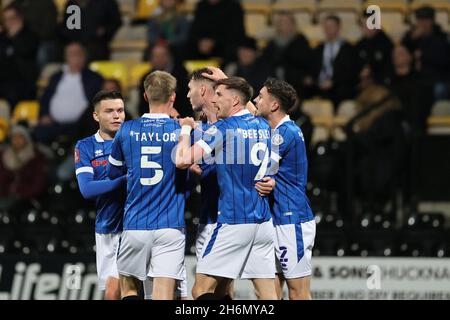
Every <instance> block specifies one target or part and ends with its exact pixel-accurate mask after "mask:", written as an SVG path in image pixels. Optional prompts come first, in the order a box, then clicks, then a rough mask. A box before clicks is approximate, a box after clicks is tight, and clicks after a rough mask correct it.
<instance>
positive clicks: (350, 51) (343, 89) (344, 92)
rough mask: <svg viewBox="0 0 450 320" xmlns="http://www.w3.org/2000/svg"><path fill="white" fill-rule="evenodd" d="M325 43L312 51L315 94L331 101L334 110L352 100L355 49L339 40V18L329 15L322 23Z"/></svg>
mask: <svg viewBox="0 0 450 320" xmlns="http://www.w3.org/2000/svg"><path fill="white" fill-rule="evenodd" d="M323 31H324V34H325V42H323V43H321V44H320V45H319V46H318V47H317V48H315V50H314V62H313V64H314V66H313V68H314V70H313V79H314V83H315V86H316V93H317V94H318V95H320V96H322V97H323V98H325V99H330V100H331V101H333V103H334V106H335V108H337V107H338V105H339V103H340V102H341V101H343V100H345V99H352V98H354V97H355V94H356V88H357V83H358V64H357V61H358V56H357V54H356V50H355V48H354V47H353V46H352V45H351V44H349V43H348V42H347V41H346V40H344V39H342V38H341V35H340V32H341V19H340V18H339V17H337V16H334V15H330V16H327V17H326V18H325V20H324V21H323Z"/></svg>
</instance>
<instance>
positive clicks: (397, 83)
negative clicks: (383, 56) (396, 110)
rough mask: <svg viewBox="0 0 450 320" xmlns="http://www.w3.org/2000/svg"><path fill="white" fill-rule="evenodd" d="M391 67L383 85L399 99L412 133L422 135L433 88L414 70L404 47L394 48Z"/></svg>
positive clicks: (409, 54)
mask: <svg viewBox="0 0 450 320" xmlns="http://www.w3.org/2000/svg"><path fill="white" fill-rule="evenodd" d="M392 65H393V68H392V71H391V73H390V74H389V75H388V76H386V77H385V79H384V84H385V85H386V86H387V87H389V88H390V90H391V91H392V93H394V94H395V95H396V96H397V97H398V98H399V99H400V102H401V105H402V110H403V113H404V116H405V119H406V120H407V121H408V123H409V124H410V126H411V128H412V131H413V133H414V134H420V133H424V132H425V129H426V118H427V117H428V115H429V113H430V110H431V105H432V102H433V93H432V91H433V88H432V86H430V85H429V84H428V83H427V82H425V81H424V79H423V77H422V74H421V73H420V72H417V71H416V70H415V69H414V64H413V57H412V55H411V53H410V52H409V51H408V49H407V48H406V47H404V46H401V45H398V46H396V47H395V48H394V50H393V52H392Z"/></svg>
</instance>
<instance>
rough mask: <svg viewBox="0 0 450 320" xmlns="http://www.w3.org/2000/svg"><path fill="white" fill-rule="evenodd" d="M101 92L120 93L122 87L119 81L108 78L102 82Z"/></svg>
mask: <svg viewBox="0 0 450 320" xmlns="http://www.w3.org/2000/svg"><path fill="white" fill-rule="evenodd" d="M102 90H107V91H117V92H120V93H122V86H121V85H120V82H119V80H117V79H114V78H108V79H105V81H104V82H103V86H102ZM122 94H123V93H122Z"/></svg>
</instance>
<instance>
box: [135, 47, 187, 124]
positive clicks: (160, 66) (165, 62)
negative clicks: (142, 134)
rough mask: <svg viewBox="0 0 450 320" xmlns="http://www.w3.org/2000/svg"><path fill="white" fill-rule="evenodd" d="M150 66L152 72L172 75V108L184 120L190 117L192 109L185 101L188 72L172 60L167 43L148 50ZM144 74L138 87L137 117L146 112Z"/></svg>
mask: <svg viewBox="0 0 450 320" xmlns="http://www.w3.org/2000/svg"><path fill="white" fill-rule="evenodd" d="M149 62H150V64H151V66H152V70H150V72H149V74H150V73H152V72H153V71H156V70H159V71H166V72H168V73H170V74H171V75H173V76H174V77H175V78H176V79H177V89H176V94H177V97H176V100H175V104H174V107H175V109H176V110H177V111H178V113H179V114H180V115H181V116H182V117H183V118H184V117H187V116H191V115H192V108H191V106H190V103H189V100H188V99H187V93H188V72H187V70H186V69H185V68H184V66H183V65H182V64H181V63H179V62H178V61H177V60H176V59H174V57H173V55H172V52H171V50H170V47H169V45H168V43H167V42H165V41H160V42H158V43H157V44H156V45H155V46H154V47H153V48H151V49H150V61H149ZM147 75H148V74H146V75H145V76H144V77H142V79H141V85H140V96H139V98H140V100H139V108H138V112H139V114H138V116H139V117H140V116H142V115H143V114H144V113H147V112H148V102H146V101H145V99H144V80H145V78H146V77H147Z"/></svg>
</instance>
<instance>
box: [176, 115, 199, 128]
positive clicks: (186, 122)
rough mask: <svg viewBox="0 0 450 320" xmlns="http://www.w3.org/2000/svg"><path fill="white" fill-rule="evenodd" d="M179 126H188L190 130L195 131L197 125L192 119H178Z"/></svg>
mask: <svg viewBox="0 0 450 320" xmlns="http://www.w3.org/2000/svg"><path fill="white" fill-rule="evenodd" d="M180 126H190V127H191V128H192V129H195V128H196V127H197V123H196V122H195V120H194V118H191V117H186V118H183V119H180Z"/></svg>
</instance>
